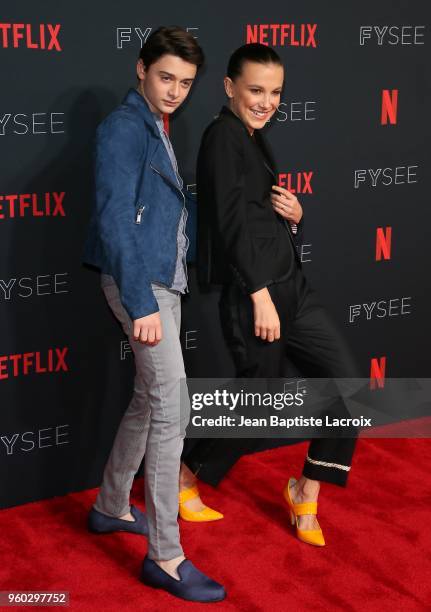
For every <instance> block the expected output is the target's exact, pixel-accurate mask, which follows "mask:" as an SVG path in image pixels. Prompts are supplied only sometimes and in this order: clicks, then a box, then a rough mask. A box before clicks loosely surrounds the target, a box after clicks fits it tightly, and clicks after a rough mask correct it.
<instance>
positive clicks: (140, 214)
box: [135, 204, 145, 225]
mask: <svg viewBox="0 0 431 612" xmlns="http://www.w3.org/2000/svg"><path fill="white" fill-rule="evenodd" d="M144 210H145V204H144V205H143V206H140V207H139V208H138V210H137V211H136V219H135V223H136V225H139V224H140V222H141V219H142V213H143V212H144Z"/></svg>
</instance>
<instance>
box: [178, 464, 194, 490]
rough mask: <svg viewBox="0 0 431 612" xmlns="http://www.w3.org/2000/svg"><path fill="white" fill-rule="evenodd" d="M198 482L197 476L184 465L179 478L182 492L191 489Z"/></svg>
mask: <svg viewBox="0 0 431 612" xmlns="http://www.w3.org/2000/svg"><path fill="white" fill-rule="evenodd" d="M196 482H197V478H196V476H195V475H194V474H193V472H192V471H191V470H190V469H189V468H188V467H187V466H186V465H185V464H184V463H182V464H181V469H180V478H179V486H180V491H183V490H184V489H190V487H193V486H194V485H195V484H196Z"/></svg>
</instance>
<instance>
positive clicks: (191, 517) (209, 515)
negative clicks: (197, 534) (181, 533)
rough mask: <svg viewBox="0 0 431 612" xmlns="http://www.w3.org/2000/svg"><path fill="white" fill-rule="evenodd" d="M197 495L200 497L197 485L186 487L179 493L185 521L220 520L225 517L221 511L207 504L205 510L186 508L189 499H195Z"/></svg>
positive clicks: (180, 510) (181, 512)
mask: <svg viewBox="0 0 431 612" xmlns="http://www.w3.org/2000/svg"><path fill="white" fill-rule="evenodd" d="M195 497H199V489H198V487H197V485H194V486H193V487H190V488H188V489H184V491H180V493H179V495H178V501H179V515H180V517H181V518H182V519H183V520H184V521H191V522H193V523H206V522H209V521H219V520H220V519H222V518H223V514H222V513H221V512H217V510H213V509H212V508H209V507H208V506H205V508H204V509H203V510H199V511H196V510H190V509H189V508H186V506H185V505H184V503H185V502H187V501H188V500H189V499H194V498H195Z"/></svg>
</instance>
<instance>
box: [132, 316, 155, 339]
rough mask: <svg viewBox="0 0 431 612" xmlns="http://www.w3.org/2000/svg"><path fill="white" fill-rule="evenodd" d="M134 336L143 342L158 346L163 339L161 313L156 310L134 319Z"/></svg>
mask: <svg viewBox="0 0 431 612" xmlns="http://www.w3.org/2000/svg"><path fill="white" fill-rule="evenodd" d="M133 337H134V339H135V340H137V341H138V342H140V343H141V344H148V346H156V345H157V344H158V343H159V342H160V340H161V339H162V322H161V320H160V313H159V312H155V313H153V314H150V315H148V316H146V317H141V318H140V319H135V320H134V321H133Z"/></svg>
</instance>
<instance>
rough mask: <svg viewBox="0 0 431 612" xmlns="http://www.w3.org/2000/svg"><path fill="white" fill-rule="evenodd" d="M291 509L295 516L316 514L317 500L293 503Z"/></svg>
mask: <svg viewBox="0 0 431 612" xmlns="http://www.w3.org/2000/svg"><path fill="white" fill-rule="evenodd" d="M293 509H294V511H295V514H296V515H297V516H300V515H301V514H317V502H303V503H302V504H294V506H293Z"/></svg>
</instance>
